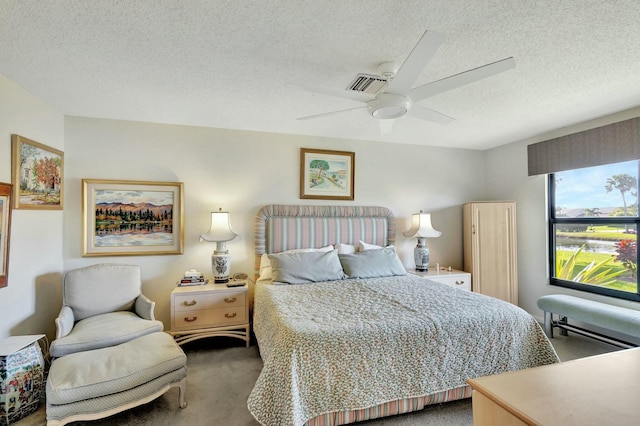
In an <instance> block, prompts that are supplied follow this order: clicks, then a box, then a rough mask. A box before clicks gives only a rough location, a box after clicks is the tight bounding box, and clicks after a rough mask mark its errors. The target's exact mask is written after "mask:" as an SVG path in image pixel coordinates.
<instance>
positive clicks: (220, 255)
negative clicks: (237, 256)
mask: <svg viewBox="0 0 640 426" xmlns="http://www.w3.org/2000/svg"><path fill="white" fill-rule="evenodd" d="M237 236H238V234H236V233H235V232H233V230H232V229H231V217H230V215H229V212H223V211H222V208H221V209H219V211H217V212H211V227H210V228H209V231H208V232H207V233H206V234H202V235H200V242H202V241H209V242H215V243H216V249H215V250H214V251H213V254H211V270H212V271H213V279H214V282H216V283H227V282H229V272H230V271H231V256H229V250H227V241H231V240H233V239H234V238H235V237H237Z"/></svg>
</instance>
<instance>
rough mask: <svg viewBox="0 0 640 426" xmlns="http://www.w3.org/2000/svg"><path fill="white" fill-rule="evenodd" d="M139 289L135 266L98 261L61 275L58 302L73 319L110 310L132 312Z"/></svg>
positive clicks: (138, 272)
mask: <svg viewBox="0 0 640 426" xmlns="http://www.w3.org/2000/svg"><path fill="white" fill-rule="evenodd" d="M141 289H142V272H141V269H140V267H139V266H137V265H119V264H99V265H92V266H87V267H85V268H79V269H74V270H72V271H69V272H67V273H66V274H65V277H64V284H63V288H62V304H63V305H65V306H69V307H71V309H72V310H73V314H74V317H75V320H76V321H80V320H82V319H84V318H88V317H91V316H94V315H99V314H104V313H107V312H114V311H133V310H134V305H135V302H136V298H137V297H138V296H140V294H141Z"/></svg>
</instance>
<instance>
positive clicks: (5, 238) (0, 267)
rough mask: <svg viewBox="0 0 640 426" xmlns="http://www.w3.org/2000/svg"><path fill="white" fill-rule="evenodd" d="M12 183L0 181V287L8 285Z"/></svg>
mask: <svg viewBox="0 0 640 426" xmlns="http://www.w3.org/2000/svg"><path fill="white" fill-rule="evenodd" d="M11 187H12V185H11V184H9V183H0V288H2V287H6V286H7V285H8V279H9V242H10V241H11V192H12V188H11Z"/></svg>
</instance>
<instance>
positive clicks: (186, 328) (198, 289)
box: [170, 279, 250, 347]
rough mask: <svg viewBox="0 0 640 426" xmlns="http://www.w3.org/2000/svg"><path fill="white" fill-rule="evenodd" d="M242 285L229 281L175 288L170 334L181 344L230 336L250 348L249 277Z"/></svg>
mask: <svg viewBox="0 0 640 426" xmlns="http://www.w3.org/2000/svg"><path fill="white" fill-rule="evenodd" d="M230 282H232V283H239V282H243V283H244V285H243V286H241V287H227V286H226V284H206V285H202V286H187V287H176V288H175V289H173V291H172V292H171V332H170V333H171V335H173V336H174V338H175V339H176V342H177V343H178V344H179V345H182V344H183V343H187V342H191V341H193V340H197V339H203V338H205V337H214V336H227V337H235V338H238V339H242V340H244V341H245V342H246V346H247V347H249V339H250V334H249V329H250V325H249V294H248V290H249V282H250V280H249V279H244V280H231V281H230Z"/></svg>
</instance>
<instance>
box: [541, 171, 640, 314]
mask: <svg viewBox="0 0 640 426" xmlns="http://www.w3.org/2000/svg"><path fill="white" fill-rule="evenodd" d="M638 168H639V170H640V160H638ZM547 179H548V182H547V201H548V202H547V206H548V212H547V218H548V220H547V224H548V229H547V231H548V241H549V243H548V255H549V256H548V260H549V284H550V285H552V286H557V287H564V288H570V289H573V290H578V291H584V292H588V293H595V294H601V295H604V296H609V297H615V298H618V299H625V300H633V301H636V302H640V280H639V276H640V274H636V293H631V292H627V291H621V290H614V289H611V288H606V287H600V286H596V285H589V284H582V283H579V282H576V281H568V280H563V279H560V278H556V277H555V274H556V270H555V268H556V232H555V228H556V225H558V224H589V225H591V224H598V223H603V224H604V223H606V224H611V223H619V224H633V225H635V226H636V231H637V232H638V231H640V212H639V213H638V215H637V216H635V217H633V216H608V217H584V218H562V217H556V200H555V194H556V183H555V173H549V174H548V175H547ZM637 235H638V234H637V233H636V247H637V244H638V236H637ZM639 258H640V253H637V252H636V265H637V264H638V260H639Z"/></svg>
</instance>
